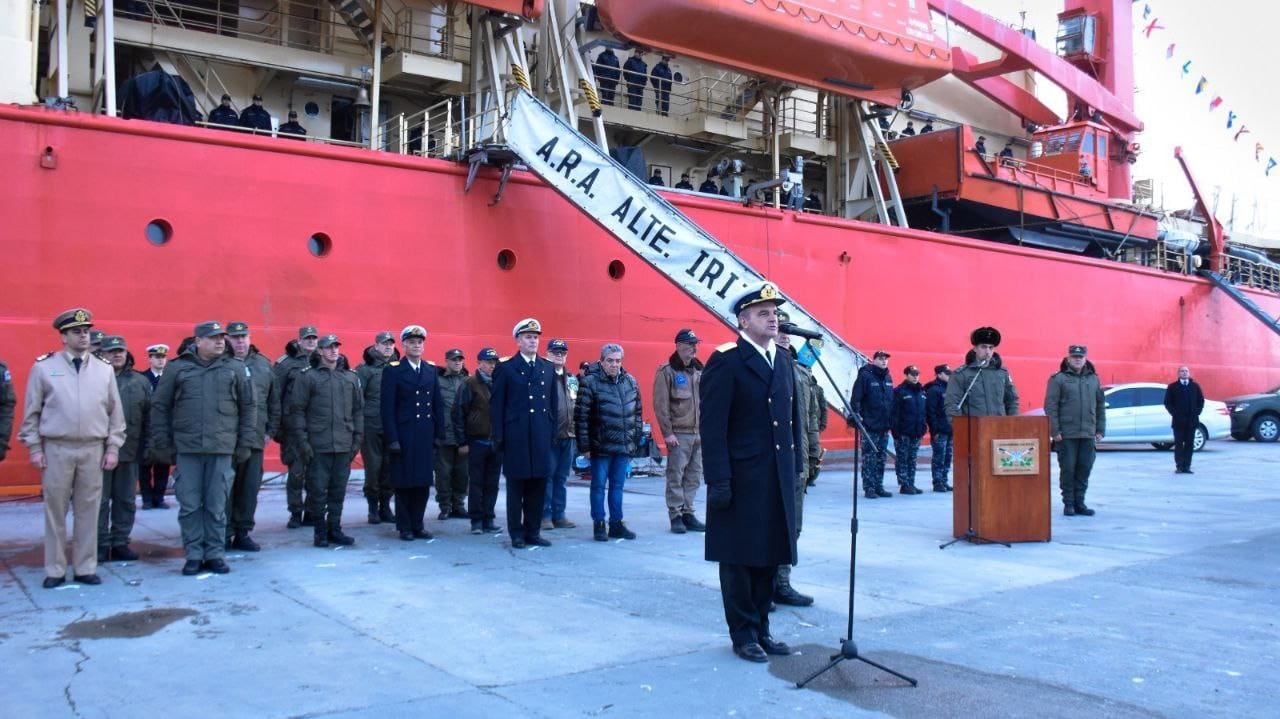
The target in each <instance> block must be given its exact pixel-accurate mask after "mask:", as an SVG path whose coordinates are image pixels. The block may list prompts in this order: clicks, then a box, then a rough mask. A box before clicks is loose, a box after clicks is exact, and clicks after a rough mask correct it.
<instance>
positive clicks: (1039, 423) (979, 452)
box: [951, 417, 1051, 542]
mask: <svg viewBox="0 0 1280 719" xmlns="http://www.w3.org/2000/svg"><path fill="white" fill-rule="evenodd" d="M951 420H952V426H953V428H954V432H955V437H954V439H955V454H954V457H955V465H954V467H955V472H954V474H953V477H954V481H953V483H952V484H953V486H954V487H955V493H954V495H953V496H954V498H955V499H954V504H953V505H952V530H951V531H952V535H953V536H955V537H957V538H959V537H964V536H965V533H966V532H967V531H968V530H969V527H970V524H969V522H970V519H969V517H970V502H971V501H972V513H973V520H972V521H973V525H972V526H973V531H974V533H975V534H977V535H978V538H979V539H986V540H990V541H993V542H1047V541H1049V536H1050V529H1051V522H1050V506H1051V504H1050V497H1049V483H1050V470H1049V418H1048V417H952V418H951ZM970 467H972V469H973V478H972V483H970V481H969V470H970ZM970 492H972V495H973V496H972V497H970V496H969V495H970ZM975 541H979V540H975Z"/></svg>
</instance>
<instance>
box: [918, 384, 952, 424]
mask: <svg viewBox="0 0 1280 719" xmlns="http://www.w3.org/2000/svg"><path fill="white" fill-rule="evenodd" d="M946 395H947V383H946V382H943V381H942V380H940V379H935V380H934V381H932V382H930V383H929V384H927V385H925V386H924V419H925V423H926V424H928V425H929V434H930V435H931V436H933V437H938V436H941V435H944V434H951V418H950V417H948V416H947V405H946V402H945V401H944V398H945V397H946Z"/></svg>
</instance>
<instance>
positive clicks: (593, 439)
mask: <svg viewBox="0 0 1280 719" xmlns="http://www.w3.org/2000/svg"><path fill="white" fill-rule="evenodd" d="M640 413H641V403H640V387H639V385H637V384H636V380H635V377H632V376H631V375H630V374H628V373H627V372H626V370H624V369H622V347H621V346H619V345H616V344H612V343H611V344H606V345H605V346H604V347H602V348H601V349H600V362H599V363H598V364H596V365H593V366H592V367H591V369H589V370H587V375H586V377H585V379H584V380H583V382H582V384H581V386H580V387H579V388H578V401H577V404H576V406H575V407H574V413H573V417H574V428H575V430H576V432H577V435H578V449H579V451H580V452H582V454H583V455H585V456H586V457H588V458H589V459H590V460H591V519H592V524H593V528H594V537H595V539H596V541H599V542H604V541H608V539H609V538H610V537H613V538H620V539H635V538H636V535H635V533H634V532H632V531H631V530H629V529H627V525H625V524H623V523H622V486H623V484H624V483H625V482H626V479H627V472H628V470H629V469H630V468H631V455H632V453H633V452H635V449H636V446H637V444H638V443H639V440H640V433H641V431H642V426H643V423H642V420H641V418H640ZM606 482H607V483H608V496H609V529H608V533H607V534H606V532H605V523H604V522H605V484H606Z"/></svg>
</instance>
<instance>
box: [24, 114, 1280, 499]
mask: <svg viewBox="0 0 1280 719" xmlns="http://www.w3.org/2000/svg"><path fill="white" fill-rule="evenodd" d="M46 148H49V149H50V151H51V154H50V155H49V158H48V159H47V160H46V161H44V162H42V157H43V156H45V154H46ZM46 165H53V167H51V168H50V167H46ZM0 172H3V173H4V176H5V177H6V178H8V180H9V181H8V183H7V185H8V187H7V189H6V190H5V191H4V192H3V193H0V217H4V218H5V220H6V223H5V233H4V238H3V243H2V244H0V253H2V256H3V257H4V286H3V292H2V293H0V338H2V341H0V353H2V354H3V358H4V359H5V360H6V361H7V362H8V363H9V365H10V367H11V369H12V370H13V374H14V381H15V385H16V386H17V388H18V392H19V402H20V403H21V395H22V394H23V389H24V387H25V382H26V376H27V373H28V370H29V368H30V364H31V360H32V359H33V358H34V357H35V356H37V355H39V354H42V353H44V352H47V351H49V350H51V349H54V348H56V346H57V344H58V338H57V336H56V334H55V333H54V332H53V330H52V329H51V328H50V326H49V322H50V320H51V318H52V317H53V316H54V315H56V314H57V313H58V312H60V311H61V310H63V309H65V308H67V307H72V306H79V305H83V306H86V307H89V308H91V309H92V310H93V312H94V315H95V321H96V322H97V325H98V326H99V327H101V328H103V329H106V330H107V331H109V332H111V333H115V334H122V335H124V336H125V337H126V339H127V340H128V341H129V343H130V346H131V347H132V348H133V349H134V351H135V355H138V356H140V355H141V354H143V353H141V352H139V351H138V349H139V348H141V347H145V346H146V345H147V344H151V343H154V342H167V343H169V344H171V345H176V344H177V342H178V341H179V340H180V339H181V338H182V337H184V336H186V335H187V334H189V333H190V331H191V328H192V325H193V324H194V323H196V322H199V321H202V320H206V319H218V320H222V321H229V320H243V321H246V322H248V323H249V324H250V325H251V326H252V327H253V328H254V342H255V344H256V345H257V346H258V347H259V348H260V349H261V350H262V351H263V352H264V353H265V354H266V355H267V356H268V357H270V358H272V359H274V358H275V357H276V356H278V355H280V354H281V353H282V348H283V345H284V343H285V342H286V341H287V340H288V339H290V338H291V337H292V336H293V333H294V332H295V331H296V328H297V327H298V326H299V325H302V324H315V325H318V326H319V327H320V328H321V331H322V332H326V333H327V332H335V333H337V334H338V335H339V336H340V337H342V339H343V340H344V342H345V343H346V349H347V354H348V356H349V357H350V358H351V359H352V360H353V362H359V358H360V352H361V350H362V349H363V347H365V346H366V345H367V344H369V343H370V342H371V341H372V338H373V335H374V334H375V332H377V331H378V330H381V329H385V328H396V329H398V328H399V327H402V326H403V325H405V324H408V323H411V322H414V323H420V324H423V325H425V326H426V327H427V329H428V330H429V332H430V336H429V337H428V340H427V350H428V355H429V357H431V358H434V359H435V360H436V361H437V362H439V361H440V360H441V359H442V357H443V354H444V351H445V350H446V349H448V348H450V347H455V346H457V347H462V348H463V349H464V350H465V351H466V353H467V355H468V357H474V355H475V352H476V351H477V350H479V348H480V347H482V346H486V345H489V346H494V347H496V348H497V349H498V351H499V352H500V353H503V354H507V353H509V352H510V351H512V349H513V345H512V340H511V338H510V328H511V326H512V325H513V324H514V323H515V322H516V321H517V320H518V319H520V318H521V317H525V316H535V317H537V318H538V319H539V320H541V322H542V323H543V326H544V327H546V328H547V333H548V337H564V338H566V339H567V340H568V341H569V343H570V348H571V350H570V361H571V363H572V364H574V365H576V364H577V362H579V361H581V360H584V359H594V358H595V357H596V356H597V355H596V353H597V352H598V350H599V346H600V344H601V343H603V342H607V341H620V342H621V343H622V344H623V345H624V346H625V347H626V351H627V354H626V366H627V367H628V369H629V370H630V371H631V372H632V373H634V374H635V375H637V377H638V378H639V379H640V380H641V384H642V387H645V388H647V387H648V386H649V383H650V381H651V378H652V373H653V371H654V369H655V368H656V367H657V365H658V364H659V363H661V362H663V361H665V359H666V358H667V356H668V355H669V354H670V353H671V349H672V338H673V336H674V335H675V332H676V330H677V329H679V328H680V327H693V328H695V329H696V330H697V331H698V332H699V333H700V334H702V335H703V336H705V337H707V338H709V341H708V342H706V343H705V344H704V345H703V347H704V350H703V353H704V354H706V353H708V352H710V351H712V348H713V347H714V346H715V345H716V344H719V342H722V341H725V340H728V339H730V338H731V337H732V332H731V331H730V330H729V329H728V328H726V327H724V326H723V325H721V324H720V323H719V322H718V321H717V320H716V319H715V318H713V317H711V316H709V315H708V314H707V313H706V312H705V311H704V310H702V309H701V308H700V307H699V306H698V305H697V304H695V303H694V301H693V300H691V299H689V298H688V297H687V296H686V295H685V294H684V293H683V292H682V291H680V290H679V289H678V288H676V287H675V286H674V285H672V284H671V283H670V282H669V281H668V280H667V279H665V278H664V277H662V276H661V275H660V274H658V272H657V271H656V270H653V269H652V268H650V267H648V266H647V265H645V264H643V263H642V262H641V261H640V260H639V259H638V258H637V257H635V256H633V255H631V254H630V253H629V252H628V251H627V250H625V249H624V248H623V247H622V245H620V244H619V243H618V242H617V241H615V240H614V239H612V238H611V237H609V236H608V235H606V234H605V233H604V232H603V231H601V230H600V229H599V228H598V227H597V226H596V225H595V224H594V223H593V222H592V221H591V220H590V219H588V218H586V217H584V216H582V215H581V214H579V213H578V211H577V210H575V209H574V208H573V207H572V206H571V205H570V204H569V203H568V202H566V201H564V200H563V199H561V198H560V197H559V196H557V195H556V194H555V193H554V192H553V191H552V190H551V189H550V188H549V187H547V186H546V185H544V184H543V183H541V182H540V181H539V180H537V179H536V178H533V177H531V176H528V175H521V174H519V173H517V174H516V175H514V176H513V178H512V181H511V184H510V185H509V186H508V188H507V191H506V193H505V195H504V197H503V199H502V201H501V203H499V204H498V205H496V206H493V207H490V206H489V202H490V199H491V198H492V196H493V192H494V190H495V189H496V173H494V174H493V175H488V176H485V175H483V174H482V177H481V179H480V180H478V181H477V185H476V187H475V189H474V191H473V192H472V193H471V194H469V195H464V194H463V192H462V187H463V176H464V168H462V167H460V166H457V165H453V164H450V163H447V162H442V161H438V160H429V159H421V158H415V157H403V156H397V155H388V154H382V153H370V152H367V151H361V150H352V149H345V148H328V147H321V146H315V145H306V144H301V143H287V142H280V141H276V140H272V139H270V138H254V137H246V136H239V135H235V134H229V133H216V132H212V131H206V130H201V129H194V128H184V127H175V126H169V125H161V124H154V123H148V122H140V121H123V120H114V119H109V118H102V117H93V116H83V115H81V116H77V115H65V114H60V113H54V112H51V111H44V110H35V109H16V108H0ZM668 198H669V199H670V200H671V201H672V202H673V203H675V204H676V205H677V206H678V207H680V208H681V209H682V210H683V211H684V212H686V213H687V214H688V215H689V216H690V217H691V218H692V219H693V220H694V221H695V222H697V223H698V224H700V225H701V226H702V227H704V228H705V229H707V230H708V231H709V232H710V233H711V234H713V235H714V236H716V237H718V238H720V239H721V241H723V242H724V243H725V244H726V245H728V246H729V247H730V248H731V249H732V250H733V251H734V252H735V253H737V254H738V255H739V256H741V257H742V258H743V259H744V260H746V261H747V262H749V263H752V264H753V265H754V266H755V267H757V268H758V269H759V270H760V271H761V272H763V273H764V274H765V275H767V276H768V277H770V278H771V279H773V280H775V281H777V282H779V283H780V284H781V285H782V286H783V287H785V288H786V291H787V292H788V293H789V294H791V295H793V296H794V297H795V298H796V299H797V301H799V302H801V303H802V304H803V305H804V306H805V307H806V308H808V309H810V310H811V311H812V312H813V313H814V314H815V315H816V316H818V317H820V318H821V319H822V321H823V322H824V323H825V324H827V325H828V326H830V327H832V328H833V329H834V330H836V331H838V332H839V333H840V334H841V335H842V336H843V337H844V338H845V339H846V340H847V341H849V342H850V343H851V344H853V345H854V346H855V347H858V348H860V349H861V350H863V351H864V352H865V351H868V350H874V349H877V348H884V349H887V350H889V351H890V352H892V353H893V367H895V368H901V367H903V366H905V365H907V364H917V365H920V366H922V367H931V366H933V365H934V364H937V363H939V362H951V363H953V364H954V363H957V362H959V361H960V360H961V358H962V357H963V356H964V352H965V350H966V349H967V348H968V347H967V337H968V333H969V330H970V329H971V328H973V327H976V326H978V325H984V324H990V325H995V326H996V327H999V328H1000V329H1001V331H1002V332H1003V333H1004V344H1003V345H1002V346H1001V348H1000V351H1001V354H1002V356H1003V357H1004V360H1005V363H1006V365H1007V366H1008V367H1009V368H1010V369H1011V371H1012V373H1013V377H1014V381H1015V382H1016V384H1017V385H1018V387H1019V389H1020V393H1021V397H1022V407H1023V408H1024V409H1026V408H1030V407H1035V406H1039V405H1040V404H1041V403H1042V402H1041V400H1042V399H1043V391H1044V383H1045V380H1046V379H1047V377H1048V376H1049V374H1051V373H1052V372H1053V371H1055V370H1056V369H1057V366H1058V363H1059V361H1060V360H1061V358H1062V355H1063V351H1064V349H1065V348H1066V346H1067V345H1068V344H1071V343H1075V342H1081V343H1085V344H1087V345H1089V349H1090V357H1091V359H1092V360H1093V362H1094V364H1096V365H1097V366H1098V368H1099V370H1100V372H1101V374H1102V376H1103V379H1104V381H1107V382H1126V381H1139V380H1161V379H1164V378H1168V377H1171V376H1173V374H1174V371H1175V369H1176V367H1177V366H1178V365H1179V364H1189V365H1191V366H1192V367H1193V368H1194V372H1195V373H1196V376H1197V378H1198V379H1200V380H1201V381H1202V383H1203V384H1204V386H1205V389H1206V392H1207V393H1208V394H1209V395H1210V396H1212V397H1222V396H1227V395H1231V394H1240V393H1244V392H1251V391H1256V390H1257V388H1259V387H1263V386H1270V385H1274V384H1276V383H1277V382H1280V338H1277V337H1276V336H1275V335H1274V334H1272V333H1271V332H1269V331H1267V330H1266V329H1265V328H1264V327H1262V326H1261V324H1259V323H1258V322H1257V321H1256V320H1254V319H1253V318H1252V317H1250V316H1249V315H1248V314H1247V313H1246V312H1245V311H1244V310H1243V309H1242V308H1240V307H1239V306H1238V305H1236V304H1235V303H1234V302H1233V301H1232V300H1231V299H1230V298H1229V297H1227V296H1226V295H1224V294H1222V293H1220V292H1218V291H1215V290H1214V289H1213V288H1212V286H1211V285H1210V284H1209V283H1208V282H1206V281H1203V280H1201V279H1198V278H1193V277H1184V276H1179V275H1170V274H1166V273H1162V272H1159V271H1156V270H1151V269H1146V268H1141V267H1136V266H1129V265H1120V264H1116V263H1112V262H1106V261H1099V260H1091V259H1085V258H1078V257H1072V256H1068V255H1064V254H1059V253H1053V252H1048V251H1040V250H1032V249H1025V248H1020V247H1014V246H1008V245H1000V244H995V243H990V242H985V241H981V240H970V239H963V238H958V237H953V236H947V235H941V234H937V233H930V232H922V231H914V230H900V229H895V228H890V227H884V226H880V225H872V224H868V223H863V222H857V221H851V220H842V219H835V218H825V217H817V216H811V215H797V214H794V213H779V212H775V211H772V210H767V209H744V208H742V207H741V206H739V205H737V204H735V203H732V202H728V201H717V200H710V199H702V198H689V197H685V196H681V195H676V194H673V195H669V196H668ZM157 219H161V220H164V221H165V222H167V223H169V225H171V226H172V228H173V235H172V239H171V241H170V242H168V243H167V244H165V245H162V246H157V245H153V244H151V243H149V242H148V240H147V239H146V236H145V232H144V228H145V227H146V225H147V223H149V222H151V221H153V220H157ZM315 233H324V234H325V235H327V236H328V237H329V238H330V239H331V241H332V248H331V251H330V252H329V253H328V254H327V255H326V256H324V257H314V256H312V255H311V254H310V253H309V251H308V238H310V237H311V236H312V235H313V234H315ZM502 250H510V251H511V252H513V253H514V257H515V262H514V264H508V266H507V269H503V268H501V267H499V264H498V261H497V258H498V254H499V252H501V251H502ZM615 260H617V261H620V262H621V263H622V265H621V266H622V274H621V276H620V277H618V278H616V279H615V277H614V276H611V274H610V263H612V262H614V261H615ZM617 270H618V266H617V265H615V266H614V274H615V275H617V274H618V272H617ZM1250 295H1251V296H1252V297H1253V299H1254V300H1255V301H1256V302H1258V303H1259V304H1260V305H1261V306H1262V307H1263V308H1264V309H1266V310H1267V311H1268V312H1270V313H1272V314H1280V298H1277V297H1276V296H1274V295H1267V294H1262V293H1254V292H1250ZM468 364H469V365H473V364H474V362H473V361H469V362H468ZM20 413H21V405H20V406H19V415H20ZM18 419H19V421H20V419H21V417H20V416H19V418H18ZM839 425H841V423H839V422H833V429H832V430H831V431H830V432H829V437H828V438H827V439H828V441H829V442H830V443H831V444H832V445H833V446H839V445H841V444H847V442H848V437H847V435H846V434H844V432H843V430H842V429H841V428H840V426H839ZM15 434H16V427H15ZM14 444H15V451H14V452H13V453H11V455H10V457H9V461H7V462H4V463H3V464H0V489H8V490H9V491H18V490H19V488H21V487H31V486H35V485H38V478H37V476H36V475H35V473H34V472H33V471H32V470H31V469H30V468H29V467H28V466H26V465H25V464H24V459H25V452H24V451H22V450H21V449H20V448H17V447H16V438H15V440H14Z"/></svg>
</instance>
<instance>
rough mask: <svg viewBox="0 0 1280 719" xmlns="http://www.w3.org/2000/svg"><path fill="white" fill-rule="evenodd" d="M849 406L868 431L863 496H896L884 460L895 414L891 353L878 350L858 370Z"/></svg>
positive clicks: (864, 458) (863, 463) (864, 448)
mask: <svg viewBox="0 0 1280 719" xmlns="http://www.w3.org/2000/svg"><path fill="white" fill-rule="evenodd" d="M849 406H850V407H851V408H852V410H853V414H854V415H855V416H857V417H859V418H861V419H862V424H863V426H864V427H865V428H866V430H867V431H866V436H865V437H864V440H863V442H862V490H863V494H864V495H865V496H866V498H867V499H879V498H880V497H892V496H893V493H891V492H887V491H885V488H884V460H885V455H886V454H887V452H888V451H889V441H888V440H889V428H890V419H891V417H890V415H891V413H892V411H893V375H892V374H891V373H890V372H889V353H888V352H885V351H884V350H878V351H876V353H875V356H874V357H873V358H872V359H871V362H870V363H869V364H865V365H863V366H862V368H861V369H859V370H858V378H857V379H856V380H854V383H853V397H851V398H850V400H849ZM850 424H853V422H850ZM853 426H855V427H856V426H857V425H856V424H855V425H853Z"/></svg>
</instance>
